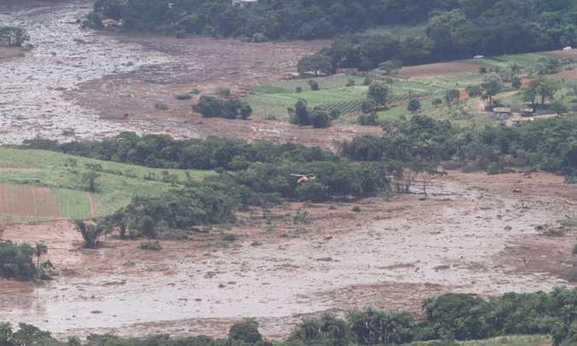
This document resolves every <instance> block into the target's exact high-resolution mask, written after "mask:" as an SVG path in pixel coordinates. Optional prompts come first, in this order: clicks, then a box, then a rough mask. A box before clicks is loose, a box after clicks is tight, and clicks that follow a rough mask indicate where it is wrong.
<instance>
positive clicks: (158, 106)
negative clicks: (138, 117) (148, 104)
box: [154, 102, 168, 111]
mask: <svg viewBox="0 0 577 346" xmlns="http://www.w3.org/2000/svg"><path fill="white" fill-rule="evenodd" d="M154 108H156V109H158V110H161V111H166V110H168V106H167V105H166V103H164V102H157V103H155V104H154Z"/></svg>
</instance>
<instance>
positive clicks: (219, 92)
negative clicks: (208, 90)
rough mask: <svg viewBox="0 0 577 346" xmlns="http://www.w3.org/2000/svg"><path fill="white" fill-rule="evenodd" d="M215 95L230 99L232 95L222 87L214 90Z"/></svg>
mask: <svg viewBox="0 0 577 346" xmlns="http://www.w3.org/2000/svg"><path fill="white" fill-rule="evenodd" d="M216 93H217V95H219V96H222V97H230V96H231V95H232V93H231V92H230V89H229V88H223V87H219V88H218V89H216Z"/></svg>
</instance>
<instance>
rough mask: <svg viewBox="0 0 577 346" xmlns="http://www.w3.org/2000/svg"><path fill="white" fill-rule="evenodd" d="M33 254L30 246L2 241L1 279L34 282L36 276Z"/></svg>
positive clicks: (0, 243)
mask: <svg viewBox="0 0 577 346" xmlns="http://www.w3.org/2000/svg"><path fill="white" fill-rule="evenodd" d="M33 254H34V249H33V248H32V247H31V246H30V245H28V244H14V243H12V242H10V241H1V240H0V278H6V279H19V280H32V279H33V278H34V275H35V274H36V269H35V266H34V262H33V259H32V257H33Z"/></svg>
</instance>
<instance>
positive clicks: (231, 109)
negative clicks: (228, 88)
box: [192, 96, 252, 120]
mask: <svg viewBox="0 0 577 346" xmlns="http://www.w3.org/2000/svg"><path fill="white" fill-rule="evenodd" d="M192 109H193V110H194V111H195V112H198V113H200V114H201V115H202V116H203V117H205V118H214V117H222V118H226V119H236V118H237V117H238V118H241V119H244V120H246V119H248V117H250V115H251V114H252V107H251V106H250V104H249V103H248V102H246V101H241V100H239V99H232V100H219V99H217V98H216V97H212V96H201V97H200V100H199V101H198V103H197V104H196V105H194V106H193V107H192Z"/></svg>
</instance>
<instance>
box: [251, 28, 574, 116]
mask: <svg viewBox="0 0 577 346" xmlns="http://www.w3.org/2000/svg"><path fill="white" fill-rule="evenodd" d="M393 29H395V28H388V27H387V28H378V29H374V30H376V31H377V32H379V31H382V30H393ZM396 29H398V30H400V31H403V30H405V29H406V28H402V27H400V28H396ZM544 57H547V55H544V54H539V53H529V54H519V55H504V56H500V57H488V58H482V59H469V60H463V61H462V62H466V63H470V64H474V65H478V66H479V67H485V68H486V69H487V70H488V72H489V73H491V72H492V71H493V72H495V71H497V70H505V69H508V68H509V67H510V66H511V65H513V64H514V65H516V66H518V68H520V72H519V73H518V76H519V77H524V76H528V75H529V74H530V73H531V72H532V71H531V70H532V67H533V65H534V64H535V63H537V62H538V60H539V59H541V58H544ZM484 77H485V75H484V74H481V73H479V72H477V71H475V72H460V73H454V74H451V75H446V76H421V77H412V78H404V77H395V78H393V84H392V86H391V90H392V94H393V95H392V97H391V98H392V103H391V105H392V106H391V107H390V108H389V109H387V110H382V111H380V112H378V119H379V120H396V119H399V118H409V117H410V116H411V114H410V112H409V111H408V110H407V103H408V100H409V98H410V97H418V98H419V100H420V101H421V109H420V111H419V113H420V114H425V115H428V116H431V117H434V118H437V119H447V120H450V121H451V122H453V123H454V124H455V125H457V126H462V127H466V126H479V125H481V126H482V125H485V124H491V123H493V124H496V123H499V122H500V120H499V119H495V118H493V117H491V114H489V113H487V112H485V111H483V110H482V109H483V102H481V100H480V98H478V97H476V98H472V99H469V100H466V101H463V102H461V103H460V104H459V105H458V106H457V107H447V105H446V104H445V103H443V104H442V105H433V103H432V101H433V100H434V99H435V98H440V99H444V96H445V92H446V91H447V90H448V89H453V88H456V89H460V90H464V89H465V88H466V87H467V86H469V85H479V84H481V83H482V81H483V78H484ZM308 80H309V79H296V80H291V81H280V82H272V83H266V84H261V85H259V86H257V87H256V88H254V90H253V93H252V94H251V95H250V96H249V97H248V101H249V102H250V104H251V106H252V107H253V109H254V115H255V116H259V117H264V118H276V119H288V112H287V108H293V107H294V104H295V103H296V102H297V101H298V100H300V99H303V100H305V101H307V103H308V105H309V107H315V106H324V107H326V108H327V109H329V110H332V109H338V110H340V111H341V113H342V114H343V115H342V117H341V119H340V120H338V121H342V122H348V123H354V122H356V119H357V116H358V112H359V110H360V104H361V103H362V101H363V100H365V99H366V94H367V90H368V86H365V85H363V81H364V77H359V76H351V75H343V74H340V75H333V76H328V77H318V78H314V80H315V81H316V82H318V83H319V87H320V90H318V91H311V90H310V87H309V85H308V83H307V82H308ZM350 81H353V82H354V85H349V86H347V83H348V82H350ZM297 87H301V88H302V90H303V91H302V92H300V93H297V92H296V91H295V89H296V88H297ZM576 91H577V86H575V83H574V82H572V81H563V82H562V83H561V88H560V90H559V91H558V92H557V94H556V95H555V99H556V100H560V101H561V102H563V103H564V104H566V105H567V106H571V104H575V103H576V102H574V101H576V99H577V96H575V93H576ZM495 98H497V99H499V100H500V102H501V104H503V105H504V106H506V107H510V108H513V109H523V108H526V105H525V101H524V100H523V95H522V91H515V90H514V89H512V88H511V86H510V85H509V83H505V86H504V88H503V90H502V92H501V93H499V94H497V95H496V96H495Z"/></svg>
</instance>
